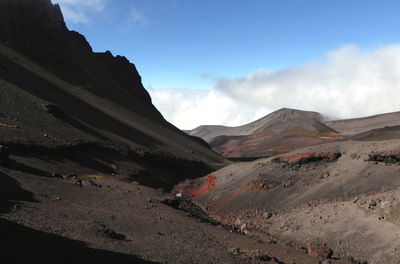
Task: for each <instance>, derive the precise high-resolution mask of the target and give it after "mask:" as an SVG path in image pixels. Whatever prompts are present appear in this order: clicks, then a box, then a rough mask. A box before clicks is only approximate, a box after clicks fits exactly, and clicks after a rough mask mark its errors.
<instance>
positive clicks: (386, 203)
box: [381, 201, 392, 208]
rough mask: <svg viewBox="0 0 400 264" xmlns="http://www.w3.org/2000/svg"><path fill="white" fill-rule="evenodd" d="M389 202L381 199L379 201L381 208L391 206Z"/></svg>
mask: <svg viewBox="0 0 400 264" xmlns="http://www.w3.org/2000/svg"><path fill="white" fill-rule="evenodd" d="M391 205H392V204H391V202H390V201H382V202H381V207H382V208H389V207H390V206H391Z"/></svg>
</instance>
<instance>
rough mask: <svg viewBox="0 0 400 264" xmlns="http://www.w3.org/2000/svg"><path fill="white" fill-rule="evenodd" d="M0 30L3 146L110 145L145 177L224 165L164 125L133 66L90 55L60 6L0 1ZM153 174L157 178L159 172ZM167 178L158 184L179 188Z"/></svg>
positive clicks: (197, 141) (202, 145) (109, 56)
mask: <svg viewBox="0 0 400 264" xmlns="http://www.w3.org/2000/svg"><path fill="white" fill-rule="evenodd" d="M0 23H1V27H0V40H1V43H0V89H1V94H2V96H1V98H0V101H1V104H0V111H1V115H0V129H1V141H0V143H2V144H4V145H19V146H20V148H23V147H24V146H28V147H32V146H41V147H44V148H63V147H68V146H72V145H86V146H88V145H101V146H103V147H106V148H109V147H111V146H112V147H113V148H117V149H121V150H124V151H125V152H126V153H130V154H131V156H133V157H135V156H137V157H138V159H137V160H138V161H140V163H141V164H140V165H141V166H137V167H138V168H140V167H142V168H141V169H140V170H144V171H147V167H154V166H152V164H149V166H148V165H146V163H147V162H150V163H151V162H153V161H154V160H157V161H158V162H159V165H160V169H164V170H166V171H167V172H168V171H170V169H168V168H167V167H168V166H169V165H168V163H171V164H172V163H176V161H177V160H182V161H183V162H186V163H187V167H188V169H189V168H190V166H194V167H197V168H200V167H202V168H203V170H202V173H204V171H206V170H211V169H212V168H216V167H218V166H221V165H222V164H223V163H224V162H225V160H224V159H223V158H222V157H220V156H219V155H217V154H215V153H214V152H212V151H211V150H210V149H209V146H208V145H207V144H206V143H205V142H203V141H202V140H200V139H198V138H194V137H190V136H188V135H187V134H185V133H183V132H181V131H180V130H178V129H177V128H175V127H174V126H172V125H171V124H169V123H168V122H167V121H165V120H164V118H163V117H162V115H161V114H160V113H159V112H158V111H157V109H156V108H155V107H154V106H153V105H152V103H151V98H150V96H149V94H148V93H147V91H146V90H145V89H144V88H143V86H142V83H141V77H140V75H139V74H138V72H137V70H136V68H135V66H134V65H133V64H131V63H130V62H129V61H128V60H127V59H126V58H125V57H121V56H116V57H114V56H113V55H112V54H111V52H105V53H95V52H93V51H92V49H91V47H90V46H89V44H88V43H87V42H86V40H85V38H84V37H83V36H82V35H80V34H78V33H77V32H73V31H69V30H68V29H67V28H66V26H65V23H64V21H63V17H62V14H61V11H60V9H59V7H58V6H57V5H54V6H53V5H52V4H51V3H49V1H47V0H35V1H28V0H23V1H16V0H7V1H1V2H0ZM143 167H144V168H143ZM162 167H163V168H162ZM183 167H184V166H183ZM207 168H208V169H207ZM149 170H151V169H149ZM146 173H147V172H146ZM148 174H153V175H154V177H155V178H157V177H159V175H156V174H157V172H155V171H154V170H153V171H150V172H149V173H148ZM171 174H177V175H178V176H176V177H178V178H179V174H182V172H179V169H174V172H171ZM183 174H187V171H184V173H183ZM185 177H186V176H185ZM164 178H165V179H155V181H161V182H162V183H157V184H158V185H168V184H169V185H172V184H173V183H174V182H175V181H173V180H172V181H173V182H171V183H168V177H164ZM148 183H150V181H148ZM163 187H165V186H163Z"/></svg>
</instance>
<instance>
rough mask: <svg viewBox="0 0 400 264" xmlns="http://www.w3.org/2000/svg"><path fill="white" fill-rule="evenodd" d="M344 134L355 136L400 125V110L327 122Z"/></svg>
mask: <svg viewBox="0 0 400 264" xmlns="http://www.w3.org/2000/svg"><path fill="white" fill-rule="evenodd" d="M325 124H326V125H328V126H330V127H332V128H333V129H335V130H336V131H338V132H339V133H341V134H342V135H346V136H353V135H356V134H360V133H363V132H366V131H369V130H373V129H378V128H384V127H388V126H398V125H400V112H393V113H387V114H380V115H374V116H368V117H363V118H351V119H341V120H332V121H328V122H325Z"/></svg>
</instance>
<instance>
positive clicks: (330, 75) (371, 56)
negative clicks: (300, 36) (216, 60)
mask: <svg viewBox="0 0 400 264" xmlns="http://www.w3.org/2000/svg"><path fill="white" fill-rule="evenodd" d="M150 93H151V96H152V98H153V103H154V104H155V106H156V107H157V108H158V109H159V110H160V111H161V113H163V115H164V116H165V117H166V119H167V120H169V121H170V122H172V123H173V124H174V125H176V126H178V127H179V128H181V129H192V128H195V127H197V126H199V125H205V124H220V125H231V126H232V125H241V124H244V123H248V122H250V121H253V120H254V119H256V118H259V117H262V116H264V115H266V114H268V113H270V112H272V111H274V110H277V109H280V108H283V107H288V108H296V109H301V110H312V111H318V112H321V113H323V114H325V115H328V116H330V117H335V118H352V117H361V116H367V115H373V114H379V113H385V112H393V111H400V44H396V45H387V46H382V47H379V48H376V49H372V50H364V49H360V48H359V47H357V46H355V45H346V46H343V47H341V48H339V49H337V50H334V51H331V52H328V53H327V54H326V57H325V59H324V60H322V61H310V62H307V63H305V64H302V65H298V66H295V67H291V68H287V69H282V70H278V71H272V70H266V69H259V70H257V71H255V72H254V73H252V74H249V75H248V76H244V77H238V78H234V79H219V80H217V81H216V84H215V86H214V88H213V89H211V90H207V91H184V90H153V91H150Z"/></svg>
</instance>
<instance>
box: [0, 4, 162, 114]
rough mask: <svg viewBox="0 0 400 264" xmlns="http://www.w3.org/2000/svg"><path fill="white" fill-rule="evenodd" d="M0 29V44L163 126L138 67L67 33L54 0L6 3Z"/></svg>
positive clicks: (1, 9)
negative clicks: (52, 1)
mask: <svg viewBox="0 0 400 264" xmlns="http://www.w3.org/2000/svg"><path fill="white" fill-rule="evenodd" d="M0 24H1V25H2V26H1V27H0V42H2V43H5V44H6V45H7V46H9V47H12V48H13V49H16V50H17V51H18V52H20V53H22V54H23V55H25V56H27V57H28V58H30V59H33V60H34V61H35V62H37V63H39V64H40V65H41V66H42V67H45V68H46V69H47V70H49V71H51V72H52V73H54V74H56V75H57V76H59V77H61V78H62V79H64V80H68V82H69V83H71V84H73V85H79V86H80V87H83V88H84V89H86V90H88V91H90V92H91V93H94V94H96V95H97V96H100V97H103V98H107V99H108V100H110V101H113V102H116V103H118V104H119V105H123V106H124V107H126V108H127V109H129V110H132V111H134V112H138V113H139V114H142V115H143V116H145V117H146V118H149V117H150V118H152V119H155V120H157V121H164V118H163V117H162V116H161V114H160V113H159V112H158V111H157V109H156V108H155V107H154V106H153V105H152V103H151V98H150V95H149V94H148V92H147V91H146V90H145V89H144V87H143V85H142V82H141V76H140V75H139V73H138V71H137V69H136V67H135V65H133V64H132V63H130V62H129V61H128V60H127V59H126V58H125V57H123V56H113V55H112V53H111V52H109V51H107V52H100V53H95V52H93V51H92V48H91V47H90V45H89V43H88V42H87V41H86V39H85V37H84V36H82V35H81V34H79V33H77V32H75V31H70V30H68V28H67V27H66V25H65V23H64V19H63V15H62V13H61V10H60V7H59V6H58V5H57V4H54V5H53V4H52V3H51V1H50V0H2V1H0ZM0 77H1V76H0Z"/></svg>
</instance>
